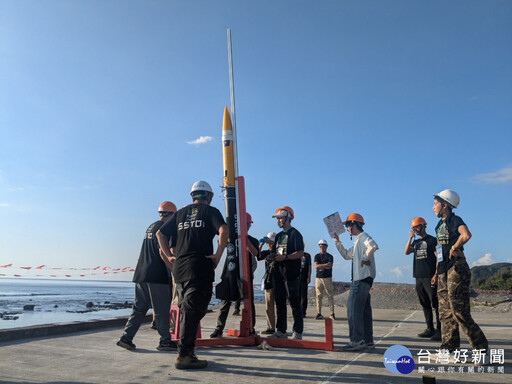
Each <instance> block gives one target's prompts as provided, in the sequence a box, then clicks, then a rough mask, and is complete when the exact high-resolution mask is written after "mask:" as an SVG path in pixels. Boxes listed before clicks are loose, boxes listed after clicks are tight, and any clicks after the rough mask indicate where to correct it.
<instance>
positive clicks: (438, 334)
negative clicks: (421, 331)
mask: <svg viewBox="0 0 512 384" xmlns="http://www.w3.org/2000/svg"><path fill="white" fill-rule="evenodd" d="M430 340H432V341H441V330H440V329H436V331H435V332H434V334H433V335H432V337H431V338H430Z"/></svg>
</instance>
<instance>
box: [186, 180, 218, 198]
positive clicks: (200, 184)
mask: <svg viewBox="0 0 512 384" xmlns="http://www.w3.org/2000/svg"><path fill="white" fill-rule="evenodd" d="M201 191H205V192H210V193H211V194H212V195H213V191H212V187H210V184H208V183H207V182H206V181H203V180H199V181H196V182H195V183H194V184H192V188H190V194H191V195H192V194H193V193H194V192H201Z"/></svg>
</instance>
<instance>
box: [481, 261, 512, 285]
mask: <svg viewBox="0 0 512 384" xmlns="http://www.w3.org/2000/svg"><path fill="white" fill-rule="evenodd" d="M471 288H473V289H489V290H502V289H512V263H496V264H491V265H479V266H477V267H473V268H471Z"/></svg>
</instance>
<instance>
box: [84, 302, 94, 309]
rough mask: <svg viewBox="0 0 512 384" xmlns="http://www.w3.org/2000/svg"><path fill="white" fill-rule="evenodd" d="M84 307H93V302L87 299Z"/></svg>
mask: <svg viewBox="0 0 512 384" xmlns="http://www.w3.org/2000/svg"><path fill="white" fill-rule="evenodd" d="M85 307H86V308H92V307H94V304H93V302H92V301H89V302H88V303H87V304H85Z"/></svg>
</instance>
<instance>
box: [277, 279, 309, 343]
mask: <svg viewBox="0 0 512 384" xmlns="http://www.w3.org/2000/svg"><path fill="white" fill-rule="evenodd" d="M299 283H300V279H299V278H298V277H297V278H296V279H295V280H292V281H285V280H284V278H283V275H282V274H281V273H279V271H276V272H275V273H274V274H273V276H272V285H273V286H274V299H275V302H276V312H277V321H276V328H277V330H278V331H279V332H283V333H284V332H286V329H287V321H286V316H287V307H286V299H287V298H288V299H290V307H292V314H293V328H292V330H293V332H296V333H300V334H302V331H303V329H304V318H303V314H302V307H301V305H300V293H299Z"/></svg>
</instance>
